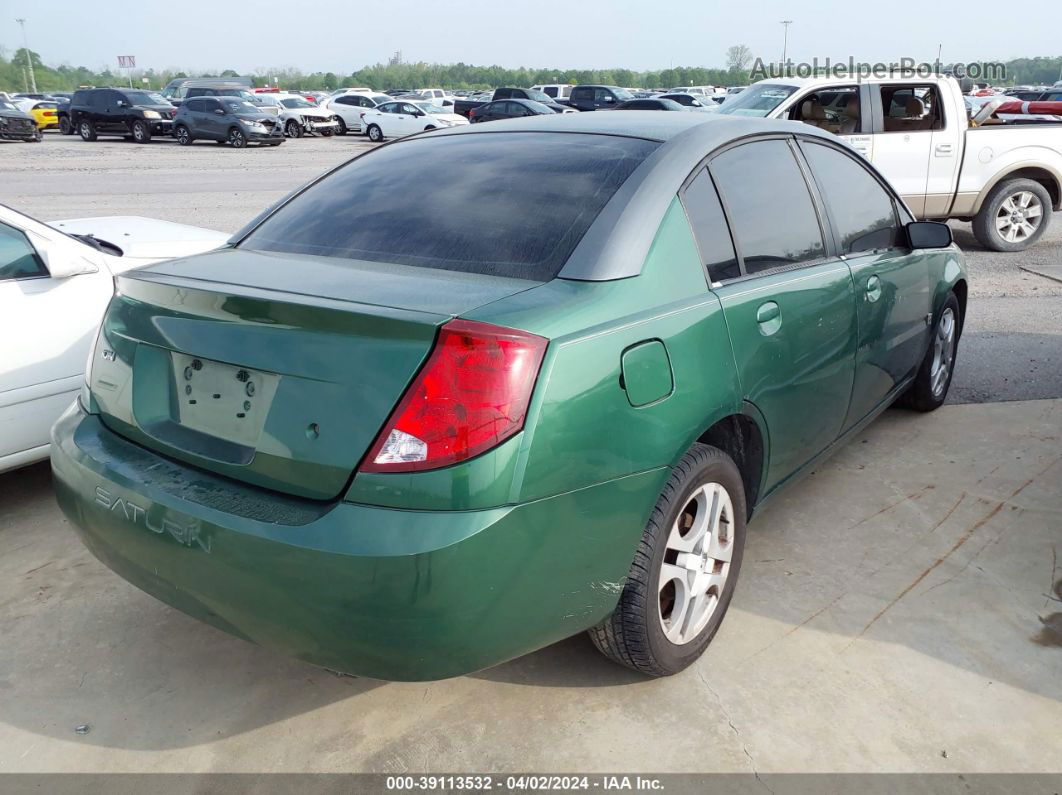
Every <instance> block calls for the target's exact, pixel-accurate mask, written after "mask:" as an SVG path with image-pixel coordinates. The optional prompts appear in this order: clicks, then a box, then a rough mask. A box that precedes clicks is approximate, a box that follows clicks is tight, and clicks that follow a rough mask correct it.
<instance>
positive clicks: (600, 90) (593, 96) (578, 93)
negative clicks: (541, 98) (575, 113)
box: [568, 86, 634, 110]
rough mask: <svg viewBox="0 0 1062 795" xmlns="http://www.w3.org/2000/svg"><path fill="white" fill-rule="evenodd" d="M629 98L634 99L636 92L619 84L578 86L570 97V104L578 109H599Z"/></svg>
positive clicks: (611, 106) (612, 106)
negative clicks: (620, 86)
mask: <svg viewBox="0 0 1062 795" xmlns="http://www.w3.org/2000/svg"><path fill="white" fill-rule="evenodd" d="M629 99H634V94H632V93H631V92H630V91H628V90H627V89H625V88H619V87H618V86H576V87H575V88H573V89H572V93H571V96H569V97H568V104H570V105H571V106H572V107H573V108H575V109H576V110H597V109H598V108H614V107H615V106H616V105H618V104H620V103H621V102H626V101H627V100H629Z"/></svg>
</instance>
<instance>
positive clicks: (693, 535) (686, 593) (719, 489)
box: [658, 483, 734, 645]
mask: <svg viewBox="0 0 1062 795" xmlns="http://www.w3.org/2000/svg"><path fill="white" fill-rule="evenodd" d="M733 528H734V504H733V501H732V500H731V498H730V494H729V493H728V492H727V490H726V489H725V488H724V487H723V486H722V485H720V484H719V483H705V484H703V485H702V486H699V487H698V488H697V489H696V490H694V492H693V493H692V494H691V495H690V496H689V497H688V498H687V500H686V504H685V506H683V508H682V510H681V511H679V514H678V517H677V518H676V519H675V523H674V524H673V525H672V526H671V531H670V534H669V536H668V539H667V545H666V547H665V550H664V560H663V562H662V563H661V566H660V577H659V580H658V594H659V604H660V607H659V617H660V626H661V628H662V629H663V631H664V635H665V636H666V637H667V639H668V640H669V641H671V642H672V643H674V644H676V645H683V644H685V643H689V642H690V641H692V640H693V639H694V638H696V637H697V636H698V635H699V634H700V632H701V630H703V629H704V627H705V626H706V625H707V624H708V621H709V620H710V619H711V617H712V615H713V614H714V613H715V611H716V608H718V607H719V600H720V597H721V596H722V594H723V588H724V586H725V585H726V579H727V577H728V576H729V574H730V563H731V560H732V558H733V554H734V530H733Z"/></svg>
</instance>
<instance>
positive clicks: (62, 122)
mask: <svg viewBox="0 0 1062 795" xmlns="http://www.w3.org/2000/svg"><path fill="white" fill-rule="evenodd" d="M59 132H60V134H62V135H73V134H74V125H73V124H71V123H70V117H69V116H60V117H59Z"/></svg>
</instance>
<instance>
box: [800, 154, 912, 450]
mask: <svg viewBox="0 0 1062 795" xmlns="http://www.w3.org/2000/svg"><path fill="white" fill-rule="evenodd" d="M800 148H801V151H802V152H803V153H804V156H805V157H806V159H807V162H808V166H809V167H810V169H811V172H812V174H813V176H814V178H815V182H816V184H817V186H818V188H819V192H820V194H821V195H822V197H823V202H824V204H825V206H826V207H827V209H828V210H829V213H830V219H831V224H830V226H831V227H832V229H833V230H834V234H835V242H836V244H837V249H838V251H839V252H840V253H841V255H842V256H843V257H844V258H845V260H846V262H847V263H848V267H849V269H850V270H851V272H852V281H853V283H854V285H855V303H856V320H857V337H856V340H857V342H856V359H855V380H854V383H853V387H852V400H851V404H850V405H849V408H848V415H847V417H846V418H845V423H844V428H843V429H842V431H844V430H847V429H848V428H850V427H852V426H853V425H856V424H857V423H858V422H859V421H860V420H862V419H863V418H865V417H866V416H867V415H868V414H870V413H871V412H872V411H874V410H875V409H876V408H877V407H878V406H880V405H881V404H882V403H884V402H886V401H891V400H892V399H893V398H894V397H895V396H896V393H897V391H898V390H899V389H900V388H901V387H902V386H903V384H904V382H905V381H906V380H907V379H908V378H909V377H910V376H912V375H914V373H915V371H916V370H917V369H918V365H919V363H920V362H921V361H922V356H923V354H924V353H925V346H926V342H927V338H926V336H927V334H928V333H929V321H930V320H931V318H932V315H931V314H930V313H931V311H932V294H931V292H930V283H929V268H927V267H926V265H925V262H924V260H923V258H922V257H921V256H919V255H918V254H915V253H913V252H912V251H911V250H910V249H909V248H908V247H907V239H906V233H905V231H904V228H903V225H904V224H905V223H906V222H908V221H910V220H912V219H911V218H910V217H909V216H907V214H906V211H904V210H903V208H902V207H901V206H900V205H899V203H898V202H897V201H896V199H895V197H894V196H893V194H892V193H891V192H890V191H889V189H888V188H887V187H886V186H885V185H884V184H883V183H882V182H881V180H880V179H879V178H878V177H877V176H876V175H874V174H873V173H872V172H871V171H870V170H868V169H867V167H866V166H865V165H864V164H863V163H861V162H859V161H858V160H857V159H856V158H855V157H853V156H852V155H851V154H849V153H848V152H845V151H843V150H842V149H840V148H839V147H834V146H832V145H830V144H829V143H827V142H825V141H818V140H816V141H811V140H801V142H800Z"/></svg>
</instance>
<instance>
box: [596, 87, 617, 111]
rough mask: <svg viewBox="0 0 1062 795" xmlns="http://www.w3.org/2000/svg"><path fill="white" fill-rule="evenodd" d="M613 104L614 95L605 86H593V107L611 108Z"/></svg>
mask: <svg viewBox="0 0 1062 795" xmlns="http://www.w3.org/2000/svg"><path fill="white" fill-rule="evenodd" d="M615 104H616V97H615V95H614V94H613V93H612V92H611V91H609V90H608V89H607V88H595V89H594V107H595V108H611V107H612V106H614V105H615Z"/></svg>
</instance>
